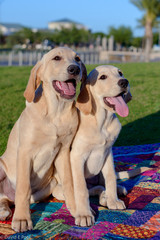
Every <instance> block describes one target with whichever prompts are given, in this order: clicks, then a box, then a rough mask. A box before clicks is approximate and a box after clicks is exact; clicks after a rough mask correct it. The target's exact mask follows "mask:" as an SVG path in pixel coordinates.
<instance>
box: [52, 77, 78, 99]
mask: <svg viewBox="0 0 160 240" xmlns="http://www.w3.org/2000/svg"><path fill="white" fill-rule="evenodd" d="M52 84H53V87H54V89H55V90H56V91H57V92H58V93H60V96H61V97H63V98H65V99H72V98H73V97H75V95H76V80H75V79H69V80H67V81H64V82H61V81H57V80H54V81H53V82H52Z"/></svg>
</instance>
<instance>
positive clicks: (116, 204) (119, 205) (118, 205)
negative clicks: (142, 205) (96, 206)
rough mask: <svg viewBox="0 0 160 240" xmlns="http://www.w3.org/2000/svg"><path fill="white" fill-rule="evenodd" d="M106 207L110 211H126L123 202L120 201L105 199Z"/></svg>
mask: <svg viewBox="0 0 160 240" xmlns="http://www.w3.org/2000/svg"><path fill="white" fill-rule="evenodd" d="M107 207H108V209H112V210H114V209H115V210H116V209H119V210H122V209H126V206H125V204H124V202H123V201H122V200H120V199H107Z"/></svg>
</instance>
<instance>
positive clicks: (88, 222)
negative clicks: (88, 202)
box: [75, 211, 95, 227]
mask: <svg viewBox="0 0 160 240" xmlns="http://www.w3.org/2000/svg"><path fill="white" fill-rule="evenodd" d="M94 222H95V220H94V215H93V214H92V212H91V211H89V212H88V213H86V214H77V215H76V217H75V224H76V225H78V226H81V227H89V226H92V225H94Z"/></svg>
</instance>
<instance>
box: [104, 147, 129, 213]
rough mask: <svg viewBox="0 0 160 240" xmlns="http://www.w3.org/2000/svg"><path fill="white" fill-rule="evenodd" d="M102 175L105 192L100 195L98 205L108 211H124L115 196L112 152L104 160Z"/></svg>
mask: <svg viewBox="0 0 160 240" xmlns="http://www.w3.org/2000/svg"><path fill="white" fill-rule="evenodd" d="M102 173H103V177H104V180H105V188H106V190H105V191H103V192H102V193H101V195H100V204H101V205H103V206H107V207H108V208H109V209H125V205H124V202H123V201H121V200H119V199H118V196H117V182H116V173H115V170H114V162H113V155H112V150H111V151H110V153H109V155H108V156H107V158H106V161H105V164H104V166H103V168H102Z"/></svg>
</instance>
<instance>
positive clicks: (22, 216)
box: [12, 148, 32, 232]
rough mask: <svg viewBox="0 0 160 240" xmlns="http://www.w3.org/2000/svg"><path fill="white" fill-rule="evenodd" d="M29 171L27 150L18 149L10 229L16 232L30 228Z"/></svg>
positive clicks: (29, 162)
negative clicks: (13, 210)
mask: <svg viewBox="0 0 160 240" xmlns="http://www.w3.org/2000/svg"><path fill="white" fill-rule="evenodd" d="M30 171H31V161H30V157H29V151H26V152H25V151H24V148H23V151H22V150H21V149H19V152H18V159H17V178H16V194H15V212H14V215H13V220H12V229H13V230H15V231H16V232H24V231H27V230H31V229H32V221H31V215H30V197H31V187H30Z"/></svg>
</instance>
